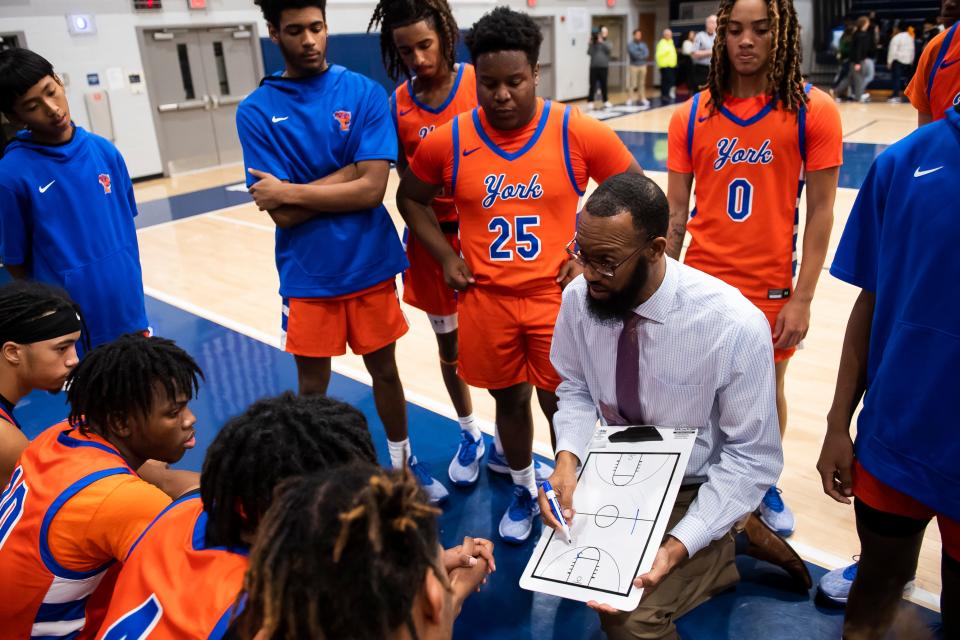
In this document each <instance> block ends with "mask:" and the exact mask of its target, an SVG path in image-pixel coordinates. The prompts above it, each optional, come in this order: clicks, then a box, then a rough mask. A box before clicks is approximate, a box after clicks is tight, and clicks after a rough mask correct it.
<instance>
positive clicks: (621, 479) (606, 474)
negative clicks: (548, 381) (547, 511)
mask: <svg viewBox="0 0 960 640" xmlns="http://www.w3.org/2000/svg"><path fill="white" fill-rule="evenodd" d="M628 428H629V427H602V428H598V429H597V432H596V434H595V435H594V438H593V443H592V445H591V447H590V449H589V450H588V452H587V457H586V460H584V461H583V464H582V465H581V467H580V472H579V476H578V482H577V491H576V493H575V494H574V496H573V507H574V509H575V510H576V515H575V516H574V518H573V522H571V523H570V533H571V534H572V536H573V544H572V545H571V544H568V543H567V541H566V540H565V539H564V536H563V534H562V533H559V532H557V531H554V530H552V529H547V528H544V533H543V535H542V536H541V537H540V541H539V542H538V543H537V546H536V548H535V549H534V552H533V555H532V556H531V557H530V561H529V562H528V563H527V567H526V568H525V569H524V571H523V574H522V575H521V577H520V586H521V587H523V588H524V589H527V590H529V591H538V592H541V593H547V594H551V595H555V596H560V597H561V598H568V599H570V600H580V601H582V602H587V601H589V600H596V601H597V602H600V603H603V604H608V605H610V606H612V607H614V608H616V609H620V610H622V611H632V610H634V609H636V608H637V604H638V603H639V602H640V596H641V595H642V593H643V590H642V589H638V588H636V587H635V586H633V579H634V578H635V577H636V576H638V575H641V574H643V573H646V572H647V571H649V570H650V567H651V566H653V559H654V557H655V556H656V554H657V549H659V547H660V542H661V540H662V539H663V536H664V534H665V533H666V529H667V520H668V519H669V517H670V512H671V510H672V509H673V505H674V503H675V502H676V500H677V492H678V491H679V490H680V482H681V480H682V479H683V476H684V472H685V471H686V468H687V461H688V460H689V459H690V452H691V450H692V449H693V443H694V441H695V440H696V436H697V430H696V429H688V428H682V429H670V428H660V427H658V428H657V432H659V434H660V436H661V437H662V440H657V441H642V442H610V440H609V436H611V435H613V434H615V433H617V432H620V431H624V430H626V429H628Z"/></svg>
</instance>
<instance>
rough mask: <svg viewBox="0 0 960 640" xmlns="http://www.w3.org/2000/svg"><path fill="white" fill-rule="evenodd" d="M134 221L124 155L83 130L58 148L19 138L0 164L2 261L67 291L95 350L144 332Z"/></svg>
mask: <svg viewBox="0 0 960 640" xmlns="http://www.w3.org/2000/svg"><path fill="white" fill-rule="evenodd" d="M136 215H137V205H136V201H135V200H134V198H133V184H132V183H131V182H130V174H129V173H127V165H126V164H125V163H124V161H123V157H122V156H121V155H120V152H119V151H118V150H117V148H116V147H115V146H113V144H111V143H110V142H109V141H107V140H106V139H104V138H101V137H100V136H98V135H94V134H92V133H89V132H87V131H85V130H84V129H83V128H81V127H76V128H75V129H74V134H73V138H72V139H71V140H70V141H69V142H66V143H64V144H60V145H44V144H38V143H36V142H33V139H32V136H31V135H30V133H29V132H21V133H20V134H18V135H17V137H16V138H15V139H14V140H13V141H12V142H11V143H10V144H9V145H8V146H7V149H6V153H5V154H4V156H3V159H2V160H0V260H2V262H3V263H4V264H7V265H24V266H25V267H26V268H27V269H28V271H29V273H30V275H31V277H33V278H35V279H37V280H40V281H42V282H48V283H52V284H55V285H58V286H60V287H63V288H64V289H66V290H67V292H68V293H69V294H70V296H71V297H72V298H73V299H74V301H75V302H76V303H77V304H79V305H80V309H81V310H82V311H83V316H84V320H85V321H86V323H87V329H88V330H89V335H90V342H91V344H92V345H93V346H96V345H98V344H101V343H103V342H109V341H111V340H113V339H115V338H116V337H117V336H119V335H121V334H123V333H129V332H131V331H143V330H144V329H146V328H147V312H146V309H145V307H144V300H143V276H142V274H141V271H140V250H139V248H138V246H137V230H136V226H135V224H134V220H133V219H134V217H135V216H136ZM78 344H79V343H78Z"/></svg>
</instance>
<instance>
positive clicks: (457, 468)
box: [447, 430, 485, 487]
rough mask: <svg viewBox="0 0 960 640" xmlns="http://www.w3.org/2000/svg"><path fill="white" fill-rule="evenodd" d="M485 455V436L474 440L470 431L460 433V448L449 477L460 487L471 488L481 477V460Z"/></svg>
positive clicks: (451, 462)
mask: <svg viewBox="0 0 960 640" xmlns="http://www.w3.org/2000/svg"><path fill="white" fill-rule="evenodd" d="M484 453H485V447H484V444H483V436H480V437H479V438H477V439H474V437H473V436H472V435H470V432H469V431H466V430H461V431H460V447H459V448H458V449H457V455H455V456H454V457H453V460H451V461H450V466H449V467H448V468H447V475H448V476H450V482H452V483H453V484H455V485H457V486H458V487H469V486H470V485H472V484H474V483H475V482H476V481H477V478H479V477H480V460H481V459H482V458H483V454H484Z"/></svg>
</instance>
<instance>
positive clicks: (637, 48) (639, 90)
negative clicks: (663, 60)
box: [627, 29, 650, 109]
mask: <svg viewBox="0 0 960 640" xmlns="http://www.w3.org/2000/svg"><path fill="white" fill-rule="evenodd" d="M627 55H629V56H630V73H629V75H628V77H627V91H628V93H627V104H629V105H632V104H639V105H640V107H641V108H644V109H649V108H650V101H649V100H647V65H649V64H650V47H648V46H647V43H646V42H644V41H643V32H642V31H640V29H634V30H633V40H632V41H631V42H630V43H629V44H627ZM634 96H637V97H638V98H639V100H637V101H635V100H634Z"/></svg>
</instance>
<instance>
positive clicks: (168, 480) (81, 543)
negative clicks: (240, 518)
mask: <svg viewBox="0 0 960 640" xmlns="http://www.w3.org/2000/svg"><path fill="white" fill-rule="evenodd" d="M201 376H202V373H201V372H200V369H199V368H198V367H197V364H196V363H195V362H194V361H193V359H192V358H191V357H190V356H189V355H187V354H186V353H185V352H184V351H183V350H182V349H180V348H179V347H177V346H176V345H175V344H174V343H173V342H171V341H170V340H165V339H163V338H146V337H144V336H143V335H142V334H127V335H124V336H121V337H120V338H118V339H117V340H115V341H113V342H110V343H108V344H104V345H101V346H99V347H97V348H95V349H93V350H92V351H91V352H90V353H88V354H87V355H86V356H85V357H84V358H83V359H82V360H81V361H80V364H78V365H77V367H76V368H75V369H73V371H71V372H70V376H69V377H68V378H67V382H68V385H67V387H68V390H67V400H68V402H69V404H70V417H69V420H68V423H61V424H58V425H55V426H53V427H50V428H49V429H47V430H46V431H44V432H43V433H41V434H40V435H39V436H37V438H36V439H35V440H33V441H32V442H31V443H30V444H29V445H28V446H27V448H26V450H24V452H23V454H21V456H20V459H19V460H18V461H17V467H16V468H15V469H14V471H13V475H12V476H11V478H10V482H9V483H8V484H7V486H6V489H4V491H3V493H2V494H0V575H2V576H3V579H2V580H0V620H3V631H2V634H3V636H4V637H6V638H29V637H33V638H76V637H79V638H89V637H92V635H93V633H94V632H95V631H96V630H97V629H98V628H99V625H100V622H101V620H102V619H103V614H104V612H105V609H104V608H105V606H106V602H107V599H108V598H109V596H110V592H111V591H112V590H113V584H114V581H115V579H116V571H115V570H111V567H116V566H117V565H116V564H115V563H117V562H122V561H123V559H124V558H126V557H127V553H128V551H129V550H130V548H131V546H132V545H133V544H134V542H135V541H136V539H137V538H138V537H139V536H140V534H141V533H142V532H143V531H144V529H146V527H147V526H148V525H149V524H150V522H152V521H153V519H154V518H156V517H157V515H159V514H160V512H161V511H163V509H164V508H166V507H167V506H168V505H169V504H170V499H171V497H179V496H180V495H182V494H183V493H184V492H186V491H188V490H189V489H190V488H192V487H196V484H197V480H198V478H197V474H195V473H191V472H185V471H179V472H178V471H169V470H165V471H164V470H162V468H160V465H154V466H155V467H156V469H155V470H156V471H157V472H158V474H159V475H158V477H157V478H156V480H151V482H155V483H156V484H158V486H162V487H163V491H161V489H159V488H158V487H157V486H154V485H153V484H151V483H148V482H147V481H146V480H145V479H144V478H142V477H141V476H139V475H138V474H137V472H135V471H134V470H135V469H138V468H140V467H142V466H143V465H144V463H145V462H146V461H147V460H150V459H153V460H158V461H160V462H164V463H173V462H176V461H177V460H179V459H180V458H181V457H183V454H184V453H185V452H186V451H187V449H189V448H191V447H192V446H194V444H195V443H196V439H195V433H196V429H195V428H194V424H195V423H196V418H195V417H194V415H193V413H192V412H191V411H190V409H189V408H188V406H187V402H188V400H190V398H191V397H193V396H194V395H196V392H197V389H198V386H199V383H200V379H201ZM78 634H79V635H78Z"/></svg>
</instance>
